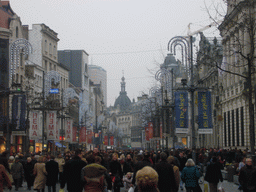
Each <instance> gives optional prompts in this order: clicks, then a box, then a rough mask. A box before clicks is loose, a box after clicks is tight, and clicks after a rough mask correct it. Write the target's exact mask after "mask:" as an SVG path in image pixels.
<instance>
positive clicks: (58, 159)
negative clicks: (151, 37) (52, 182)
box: [55, 153, 65, 183]
mask: <svg viewBox="0 0 256 192" xmlns="http://www.w3.org/2000/svg"><path fill="white" fill-rule="evenodd" d="M55 161H56V162H57V163H58V165H59V179H58V181H59V183H61V180H62V177H63V166H64V165H65V160H64V158H63V157H62V154H61V153H59V154H58V155H57V158H55Z"/></svg>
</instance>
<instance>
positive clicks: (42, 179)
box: [33, 156, 47, 192]
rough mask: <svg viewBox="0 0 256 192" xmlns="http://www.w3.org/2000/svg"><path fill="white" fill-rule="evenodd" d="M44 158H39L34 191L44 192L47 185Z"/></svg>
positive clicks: (35, 172) (35, 170) (34, 172)
mask: <svg viewBox="0 0 256 192" xmlns="http://www.w3.org/2000/svg"><path fill="white" fill-rule="evenodd" d="M44 162H45V160H44V156H41V157H39V159H38V162H37V163H36V164H35V166H34V171H33V174H34V175H35V181H34V190H36V191H37V192H43V191H44V188H45V184H46V175H47V172H46V169H45V163H44Z"/></svg>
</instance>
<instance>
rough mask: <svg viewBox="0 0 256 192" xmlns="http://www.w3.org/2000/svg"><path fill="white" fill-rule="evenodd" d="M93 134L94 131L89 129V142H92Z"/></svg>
mask: <svg viewBox="0 0 256 192" xmlns="http://www.w3.org/2000/svg"><path fill="white" fill-rule="evenodd" d="M93 135H94V133H93V132H92V130H88V131H87V143H88V144H92V141H93Z"/></svg>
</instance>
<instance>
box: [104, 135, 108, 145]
mask: <svg viewBox="0 0 256 192" xmlns="http://www.w3.org/2000/svg"><path fill="white" fill-rule="evenodd" d="M104 145H108V136H107V135H105V136H104Z"/></svg>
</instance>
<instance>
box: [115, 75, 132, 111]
mask: <svg viewBox="0 0 256 192" xmlns="http://www.w3.org/2000/svg"><path fill="white" fill-rule="evenodd" d="M121 80H122V81H121V91H120V94H119V96H118V98H117V99H116V101H115V104H114V107H115V108H117V107H118V106H119V107H120V110H121V111H125V110H126V109H128V108H129V107H130V105H131V103H132V102H131V100H130V98H129V97H128V96H127V93H126V91H125V78H124V76H123V77H122V79H121Z"/></svg>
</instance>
